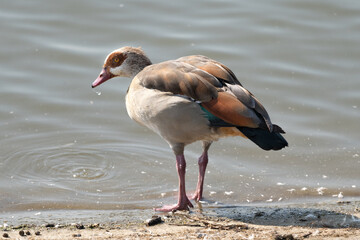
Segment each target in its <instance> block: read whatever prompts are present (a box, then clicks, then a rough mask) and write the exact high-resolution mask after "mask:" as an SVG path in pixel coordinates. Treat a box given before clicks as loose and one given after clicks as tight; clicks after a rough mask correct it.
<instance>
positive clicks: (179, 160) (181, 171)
mask: <svg viewBox="0 0 360 240" xmlns="http://www.w3.org/2000/svg"><path fill="white" fill-rule="evenodd" d="M176 169H177V172H178V176H179V196H178V203H177V204H176V205H172V206H164V207H162V208H155V211H159V212H171V211H176V210H189V207H194V206H193V205H192V204H191V202H190V200H189V199H188V197H187V196H186V191H185V171H186V161H185V157H184V154H180V155H176Z"/></svg>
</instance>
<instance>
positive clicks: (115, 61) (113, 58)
mask: <svg viewBox="0 0 360 240" xmlns="http://www.w3.org/2000/svg"><path fill="white" fill-rule="evenodd" d="M125 59H126V55H125V54H123V53H116V52H115V53H112V54H111V55H110V56H109V57H108V59H107V60H106V62H105V65H104V66H105V67H107V66H110V67H111V68H115V67H118V66H120V65H121V64H122V63H123V62H124V61H125Z"/></svg>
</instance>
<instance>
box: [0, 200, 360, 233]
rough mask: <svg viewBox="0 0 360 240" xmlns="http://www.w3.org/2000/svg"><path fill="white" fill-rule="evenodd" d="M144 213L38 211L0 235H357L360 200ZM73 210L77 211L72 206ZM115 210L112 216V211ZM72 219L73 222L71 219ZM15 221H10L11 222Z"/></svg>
mask: <svg viewBox="0 0 360 240" xmlns="http://www.w3.org/2000/svg"><path fill="white" fill-rule="evenodd" d="M136 212H137V213H139V214H140V212H142V213H141V214H140V215H142V217H141V218H142V219H140V218H138V219H134V218H127V220H126V217H129V215H127V216H122V217H119V216H118V217H117V218H118V219H116V216H117V215H116V213H114V212H113V213H108V214H109V216H113V217H112V218H111V217H110V218H108V220H106V219H107V218H106V216H105V215H106V214H105V212H101V213H99V214H100V215H101V214H102V215H103V216H102V217H101V218H99V219H102V222H97V221H96V220H99V219H95V218H88V219H87V220H85V219H82V220H81V221H79V219H76V217H73V218H72V220H74V222H69V219H67V218H65V217H64V216H63V218H61V217H60V218H59V216H55V215H54V214H55V213H52V215H46V214H39V215H42V216H43V218H42V219H41V221H42V222H41V223H40V222H28V223H26V222H22V223H21V224H18V225H12V224H9V223H10V222H9V221H6V220H5V221H4V223H3V224H2V225H1V237H2V238H4V239H15V238H27V239H105V238H106V239H339V238H340V239H358V236H360V202H351V201H342V202H337V203H336V202H334V203H320V204H312V205H309V204H307V205H306V206H303V205H299V204H297V205H288V206H270V207H260V206H224V207H217V208H215V207H213V208H203V209H202V211H200V210H199V209H198V208H196V209H195V211H192V212H177V213H170V214H162V215H157V216H158V217H157V219H156V221H154V224H151V225H152V226H148V224H147V223H149V219H151V218H152V216H153V214H154V212H150V211H149V212H148V210H146V211H145V213H146V214H149V215H148V216H144V215H143V213H144V211H140V210H137V211H135V212H133V213H134V214H136ZM73 214H74V215H76V212H75V211H73ZM114 214H115V215H114ZM75 220H76V222H75ZM13 222H14V221H13Z"/></svg>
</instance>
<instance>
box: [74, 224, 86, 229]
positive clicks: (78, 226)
mask: <svg viewBox="0 0 360 240" xmlns="http://www.w3.org/2000/svg"><path fill="white" fill-rule="evenodd" d="M75 227H76V228H77V229H85V227H84V225H82V224H76V225H75Z"/></svg>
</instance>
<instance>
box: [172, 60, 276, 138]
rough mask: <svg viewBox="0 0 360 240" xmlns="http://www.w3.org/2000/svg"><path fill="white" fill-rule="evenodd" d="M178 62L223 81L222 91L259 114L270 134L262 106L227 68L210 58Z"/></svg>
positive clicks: (267, 115)
mask: <svg viewBox="0 0 360 240" xmlns="http://www.w3.org/2000/svg"><path fill="white" fill-rule="evenodd" d="M178 61H182V62H186V63H189V64H191V65H193V66H195V67H197V68H200V69H202V70H204V71H206V72H208V73H209V74H211V75H213V76H215V77H216V78H218V79H221V80H222V81H224V82H225V85H226V86H224V87H223V88H222V90H223V91H227V92H231V93H232V94H233V95H234V96H236V98H237V99H238V100H240V101H241V102H242V103H243V104H245V105H246V106H247V107H248V108H251V109H253V110H254V111H256V112H257V113H258V114H260V115H261V116H262V118H263V120H264V122H265V124H266V126H267V128H268V129H269V131H270V132H272V130H273V125H272V123H271V120H270V117H269V114H268V113H267V111H266V110H265V108H264V106H263V105H262V104H261V103H260V102H259V101H258V100H257V99H256V98H255V96H254V95H253V94H252V93H251V92H249V91H248V90H247V89H245V88H244V87H243V86H242V85H241V83H240V82H239V80H238V79H237V78H236V76H235V74H234V73H233V72H232V71H231V70H230V69H229V68H228V67H227V66H225V65H224V64H222V63H220V62H217V61H215V60H213V59H211V58H208V57H205V56H201V55H194V56H186V57H182V58H179V59H178Z"/></svg>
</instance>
